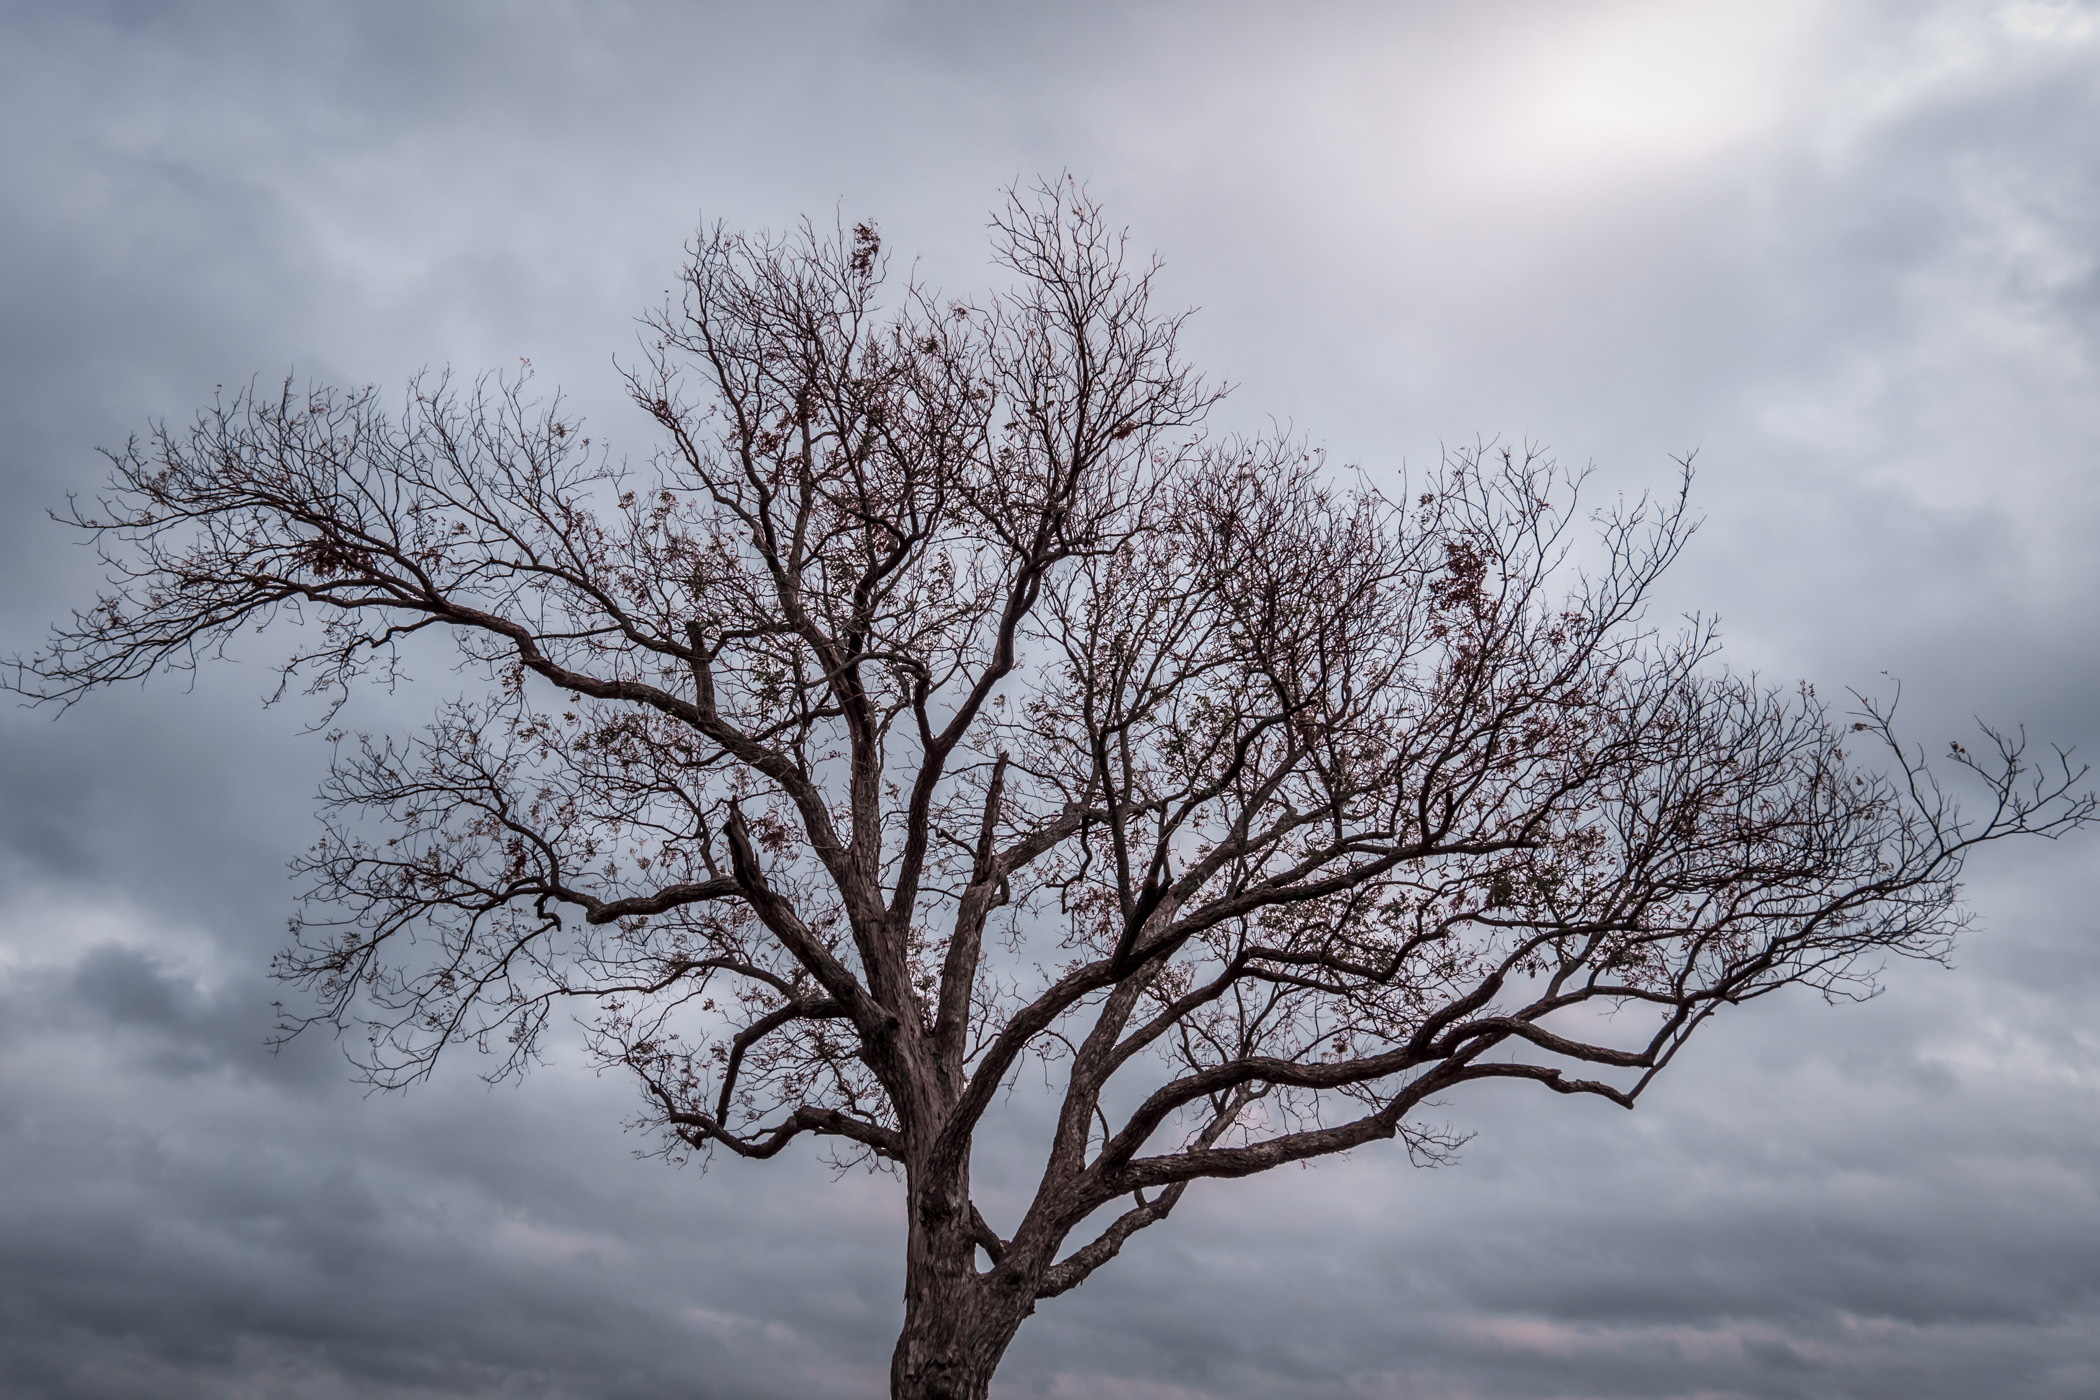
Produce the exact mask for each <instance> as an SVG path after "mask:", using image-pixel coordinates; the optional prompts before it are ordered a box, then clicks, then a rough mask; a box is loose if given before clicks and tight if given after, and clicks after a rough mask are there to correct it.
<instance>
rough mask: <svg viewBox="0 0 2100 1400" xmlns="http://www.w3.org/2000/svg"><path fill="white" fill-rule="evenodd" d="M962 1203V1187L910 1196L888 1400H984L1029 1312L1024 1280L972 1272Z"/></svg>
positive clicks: (1031, 1301)
mask: <svg viewBox="0 0 2100 1400" xmlns="http://www.w3.org/2000/svg"><path fill="white" fill-rule="evenodd" d="M969 1202H970V1197H969V1188H968V1185H967V1184H966V1183H963V1182H949V1183H941V1184H938V1185H933V1186H929V1187H926V1188H921V1187H919V1186H917V1185H914V1186H913V1188H912V1189H911V1191H910V1206H909V1225H908V1240H907V1243H906V1249H905V1267H904V1273H905V1278H904V1330H903V1331H902V1332H900V1333H899V1334H898V1336H897V1350H896V1352H895V1354H894V1355H893V1356H892V1357H891V1359H890V1397H891V1400H985V1396H986V1394H987V1393H988V1392H989V1391H990V1389H991V1384H992V1372H993V1371H995V1370H997V1369H998V1367H999V1359H1000V1358H1001V1357H1002V1356H1004V1355H1005V1354H1006V1348H1007V1344H1008V1343H1010V1342H1011V1341H1013V1338H1014V1333H1015V1332H1017V1331H1018V1330H1020V1326H1021V1323H1022V1321H1023V1320H1024V1319H1025V1318H1026V1317H1027V1316H1028V1315H1029V1314H1030V1313H1031V1312H1033V1311H1035V1298H1034V1292H1035V1290H1034V1289H1033V1288H1032V1287H1029V1286H1026V1285H1025V1282H1024V1281H1023V1280H1020V1279H1014V1278H995V1277H987V1276H980V1275H979V1274H978V1272H977V1243H976V1240H975V1238H974V1237H973V1236H972V1234H971V1232H970V1203H969Z"/></svg>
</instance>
